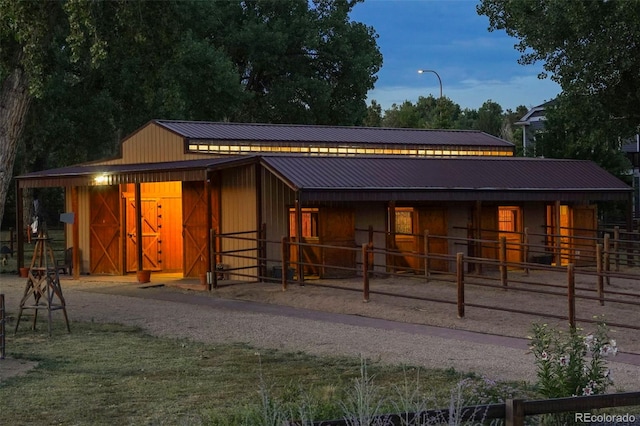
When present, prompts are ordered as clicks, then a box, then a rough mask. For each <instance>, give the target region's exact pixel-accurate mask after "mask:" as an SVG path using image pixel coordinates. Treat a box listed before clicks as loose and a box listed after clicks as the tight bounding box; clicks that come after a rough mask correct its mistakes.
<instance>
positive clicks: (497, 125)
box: [476, 99, 503, 136]
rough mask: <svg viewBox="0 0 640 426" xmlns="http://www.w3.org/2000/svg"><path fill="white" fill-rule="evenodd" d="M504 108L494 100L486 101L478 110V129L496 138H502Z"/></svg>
mask: <svg viewBox="0 0 640 426" xmlns="http://www.w3.org/2000/svg"><path fill="white" fill-rule="evenodd" d="M502 121H503V116H502V107H501V106H500V104H498V103H497V102H494V101H492V100H490V99H489V100H488V101H485V102H484V103H483V104H482V106H481V107H480V108H479V109H478V120H477V121H476V129H478V130H481V131H483V132H485V133H488V134H490V135H494V136H501V131H502Z"/></svg>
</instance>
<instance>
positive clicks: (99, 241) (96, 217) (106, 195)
mask: <svg viewBox="0 0 640 426" xmlns="http://www.w3.org/2000/svg"><path fill="white" fill-rule="evenodd" d="M89 194H90V195H89V199H90V201H89V205H90V207H89V210H90V212H89V213H90V217H91V219H90V222H89V229H90V234H91V236H90V248H89V251H90V253H89V265H90V266H89V269H90V273H91V274H108V275H116V274H121V273H122V266H121V255H120V194H119V190H118V187H117V186H97V187H93V188H90V192H89Z"/></svg>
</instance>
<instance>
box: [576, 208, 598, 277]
mask: <svg viewBox="0 0 640 426" xmlns="http://www.w3.org/2000/svg"><path fill="white" fill-rule="evenodd" d="M571 222H572V223H571V231H572V232H571V237H572V238H571V245H572V247H571V248H572V249H571V250H570V253H571V255H570V259H571V261H572V262H573V263H575V264H576V265H578V266H584V265H595V263H596V259H595V257H596V256H595V252H596V240H595V238H596V236H597V229H598V216H597V211H596V206H574V207H573V208H572V209H571Z"/></svg>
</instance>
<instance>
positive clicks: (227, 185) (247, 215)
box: [220, 166, 264, 279]
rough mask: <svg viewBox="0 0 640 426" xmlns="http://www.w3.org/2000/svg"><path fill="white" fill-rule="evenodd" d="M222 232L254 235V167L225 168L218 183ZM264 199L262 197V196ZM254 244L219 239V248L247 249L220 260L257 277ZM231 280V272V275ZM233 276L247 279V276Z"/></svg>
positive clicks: (255, 218)
mask: <svg viewBox="0 0 640 426" xmlns="http://www.w3.org/2000/svg"><path fill="white" fill-rule="evenodd" d="M220 196H221V210H222V211H221V218H220V219H221V224H222V225H221V233H222V234H225V233H230V232H247V233H246V234H242V237H246V238H254V239H255V238H257V230H258V223H257V217H256V214H257V205H256V175H255V168H254V167H253V166H247V167H239V168H235V169H229V170H224V171H223V173H222V184H221V195H220ZM263 199H264V196H263ZM255 247H256V243H255V240H254V241H249V240H234V239H229V238H223V239H222V247H221V249H222V251H223V252H224V251H226V250H246V251H243V252H241V253H237V254H238V255H242V256H247V258H239V257H232V256H224V257H223V259H222V263H223V264H225V265H228V266H229V268H231V269H234V268H243V269H242V270H238V273H241V274H248V275H252V276H257V272H258V271H257V268H256V265H257V260H256V258H257V250H256V249H255ZM244 268H246V269H244ZM230 278H231V279H234V274H233V273H231V274H230ZM236 278H238V279H240V278H242V279H249V278H247V277H240V276H237V275H236Z"/></svg>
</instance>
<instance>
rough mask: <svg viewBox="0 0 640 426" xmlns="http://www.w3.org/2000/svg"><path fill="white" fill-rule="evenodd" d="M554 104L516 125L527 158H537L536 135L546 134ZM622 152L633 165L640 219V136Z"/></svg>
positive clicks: (635, 210)
mask: <svg viewBox="0 0 640 426" xmlns="http://www.w3.org/2000/svg"><path fill="white" fill-rule="evenodd" d="M554 102H555V100H551V101H548V102H545V103H543V104H541V105H538V106H535V107H533V108H531V109H530V110H529V111H527V113H526V114H525V115H524V116H523V117H522V118H521V119H520V120H518V121H517V122H516V123H515V125H516V126H522V149H523V152H524V153H525V156H526V155H531V156H533V157H535V156H537V154H536V147H535V145H536V135H537V134H539V133H540V132H544V128H545V120H546V118H545V111H546V109H547V108H548V107H549V106H550V105H553V103H554ZM620 150H621V151H622V152H624V153H625V155H626V157H627V158H628V159H629V161H630V162H631V165H632V170H630V171H629V173H630V174H631V175H632V178H633V184H632V185H633V216H634V217H635V218H640V159H639V155H640V135H636V136H635V138H633V139H632V140H629V141H627V142H623V143H622V144H621V145H620Z"/></svg>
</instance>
